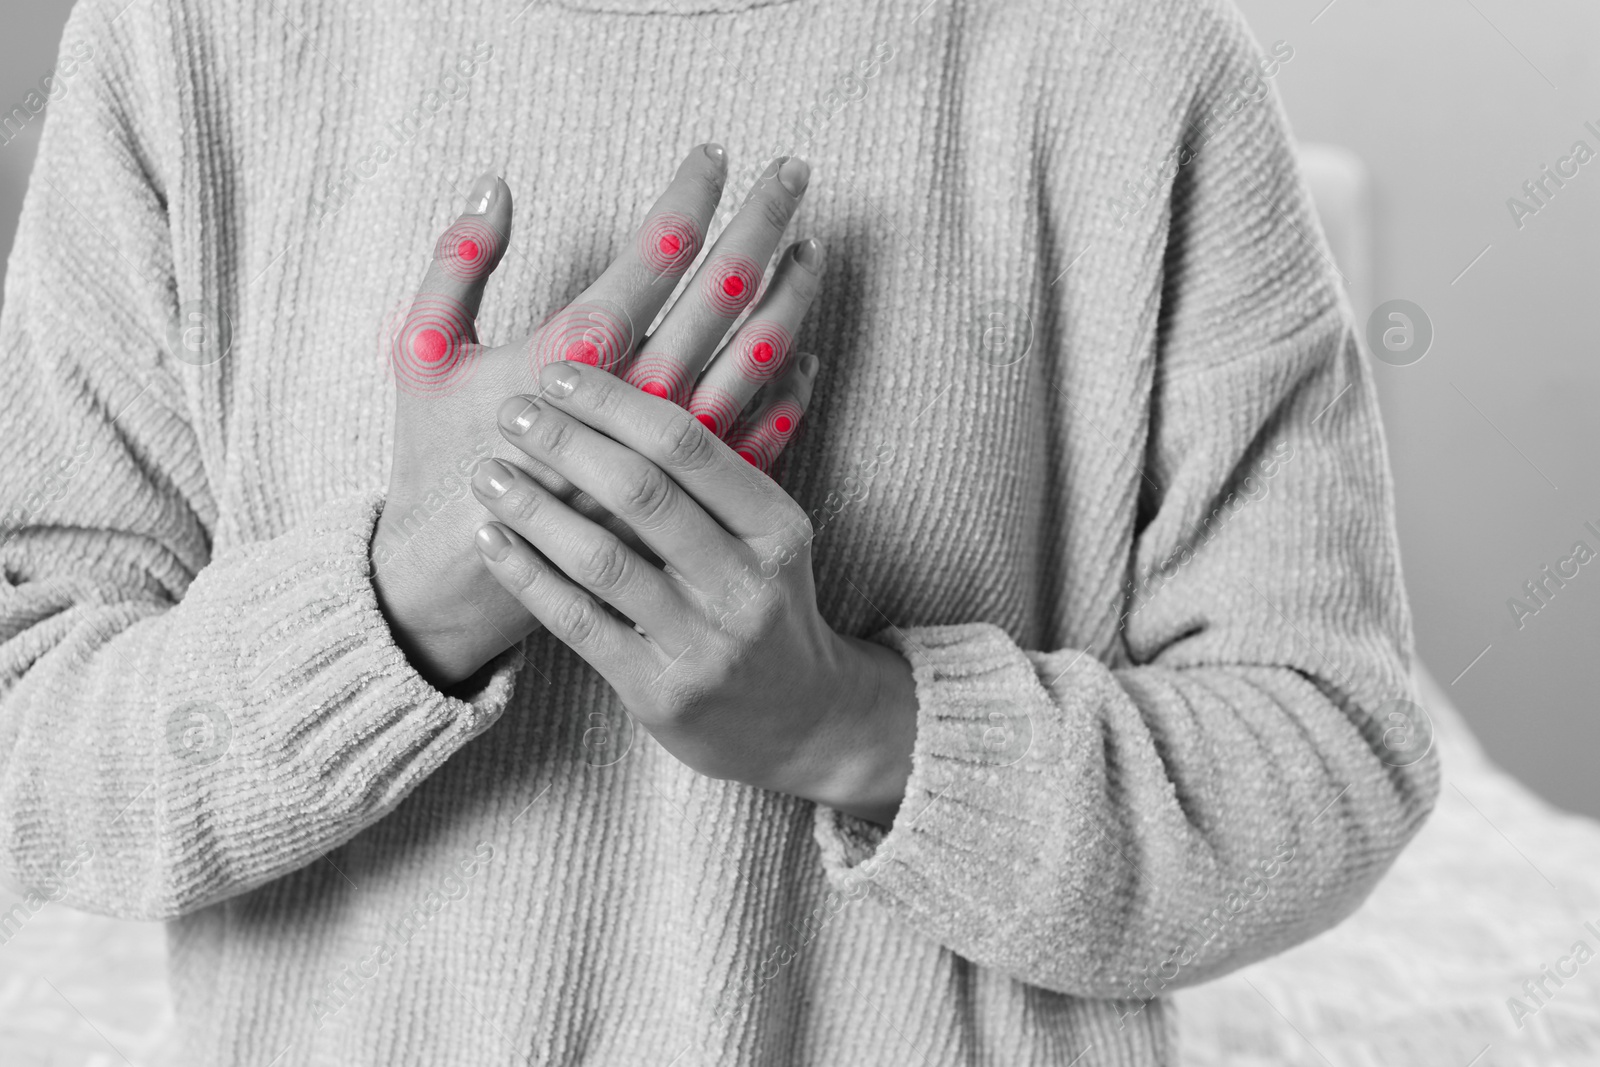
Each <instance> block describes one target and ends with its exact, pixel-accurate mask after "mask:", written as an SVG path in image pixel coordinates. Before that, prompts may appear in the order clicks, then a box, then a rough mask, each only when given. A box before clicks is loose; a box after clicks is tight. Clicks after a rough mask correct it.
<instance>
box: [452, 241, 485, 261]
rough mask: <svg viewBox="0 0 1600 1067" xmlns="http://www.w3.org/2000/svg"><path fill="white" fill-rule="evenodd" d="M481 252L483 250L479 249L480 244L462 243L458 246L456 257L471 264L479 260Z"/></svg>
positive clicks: (473, 242)
mask: <svg viewBox="0 0 1600 1067" xmlns="http://www.w3.org/2000/svg"><path fill="white" fill-rule="evenodd" d="M479 251H481V250H480V249H479V248H478V242H476V241H462V242H461V243H460V244H458V245H456V255H458V256H460V257H461V258H462V259H464V260H466V261H467V262H469V263H470V262H472V261H473V260H475V259H477V258H478V253H479Z"/></svg>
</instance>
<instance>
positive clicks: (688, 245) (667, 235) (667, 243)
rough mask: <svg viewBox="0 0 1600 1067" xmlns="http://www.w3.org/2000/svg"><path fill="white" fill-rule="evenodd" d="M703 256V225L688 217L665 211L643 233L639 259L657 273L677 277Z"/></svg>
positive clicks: (653, 218) (647, 224)
mask: <svg viewBox="0 0 1600 1067" xmlns="http://www.w3.org/2000/svg"><path fill="white" fill-rule="evenodd" d="M699 253H700V226H699V224H698V223H696V222H695V220H694V219H691V218H690V217H689V216H687V215H680V214H678V213H677V212H675V211H663V212H661V213H660V214H659V215H655V216H654V217H652V218H651V219H649V220H648V221H647V222H646V223H645V224H644V227H643V228H642V229H641V230H640V231H639V258H640V259H642V260H644V264H645V266H647V267H649V268H650V269H651V270H653V271H655V272H656V273H657V274H662V275H665V276H667V277H669V278H676V277H677V276H678V275H680V274H682V273H683V272H684V271H686V270H688V269H689V264H690V263H693V262H694V258H695V256H697V255H699Z"/></svg>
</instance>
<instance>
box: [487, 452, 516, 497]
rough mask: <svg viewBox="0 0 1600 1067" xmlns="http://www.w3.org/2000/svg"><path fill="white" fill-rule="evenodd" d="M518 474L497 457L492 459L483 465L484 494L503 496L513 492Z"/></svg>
mask: <svg viewBox="0 0 1600 1067" xmlns="http://www.w3.org/2000/svg"><path fill="white" fill-rule="evenodd" d="M515 481H516V476H515V475H514V474H512V473H511V468H510V467H507V466H506V465H505V464H504V463H501V462H500V461H499V460H497V459H491V460H489V461H488V462H487V463H485V464H484V465H483V487H482V488H483V495H484V496H489V497H502V496H505V495H506V494H507V493H509V492H511V486H512V485H513V484H515Z"/></svg>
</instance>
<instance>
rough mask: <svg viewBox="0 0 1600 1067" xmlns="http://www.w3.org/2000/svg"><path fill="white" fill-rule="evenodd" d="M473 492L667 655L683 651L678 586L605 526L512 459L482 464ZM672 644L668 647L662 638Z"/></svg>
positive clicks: (686, 615) (683, 607) (685, 626)
mask: <svg viewBox="0 0 1600 1067" xmlns="http://www.w3.org/2000/svg"><path fill="white" fill-rule="evenodd" d="M472 491H473V493H474V494H475V495H476V496H477V498H478V500H479V501H480V502H481V503H482V504H483V506H484V507H486V508H488V509H489V513H490V514H492V515H493V516H494V517H495V518H496V519H498V520H500V522H501V523H503V524H504V525H505V526H507V527H509V528H510V529H511V530H513V531H515V532H516V534H517V535H518V536H519V537H521V538H522V539H523V540H524V541H526V542H528V544H530V545H532V546H533V547H534V548H535V549H537V550H538V551H539V553H540V554H541V555H542V556H543V557H544V558H545V559H547V560H549V561H550V562H551V563H553V564H555V566H556V567H558V568H560V569H561V571H562V572H563V573H565V574H566V575H567V577H568V578H570V579H571V580H572V581H574V582H576V583H578V584H579V585H581V586H583V587H584V588H585V589H587V590H589V592H591V593H593V594H595V595H596V596H598V597H600V599H602V600H604V601H605V602H606V603H608V604H610V605H611V606H612V607H614V608H616V609H617V610H618V611H620V612H622V614H624V615H626V616H627V617H628V618H630V619H632V620H633V621H634V622H637V623H638V624H639V625H640V626H642V627H644V629H645V631H646V632H647V633H651V634H659V635H661V636H662V640H660V641H658V643H659V644H661V645H662V647H663V648H664V649H667V651H668V654H669V655H676V654H677V653H679V652H681V651H683V646H682V644H681V643H680V641H679V638H680V636H681V635H687V634H689V633H692V632H693V630H692V624H693V619H692V617H691V615H690V611H689V606H688V602H687V601H686V600H685V598H684V593H683V587H682V586H680V585H678V584H677V583H676V582H674V581H673V580H672V579H671V578H668V577H667V576H666V575H665V574H663V573H661V571H660V570H658V569H656V568H655V567H652V566H650V565H649V564H648V563H646V562H645V561H644V560H643V559H642V558H640V556H639V555H638V553H636V552H634V551H633V550H632V549H631V548H629V547H628V546H627V545H626V544H624V543H623V542H622V541H621V540H620V539H619V538H618V537H617V536H616V535H615V534H613V533H611V532H610V531H609V530H606V529H604V528H602V527H600V526H598V525H596V524H595V523H593V522H590V521H589V520H588V519H586V518H584V517H583V516H581V515H579V514H578V513H577V512H575V511H573V510H572V509H571V508H569V507H567V506H566V505H565V504H563V503H562V502H561V501H560V500H558V499H557V498H556V497H555V495H554V494H552V493H551V492H550V491H549V490H547V489H545V488H544V487H543V486H541V485H539V484H538V483H537V482H535V481H534V480H533V479H531V478H529V477H528V476H527V475H525V474H523V473H522V472H521V471H518V470H517V469H516V468H514V467H512V466H511V465H510V464H506V463H501V462H500V461H498V460H490V461H488V462H487V463H484V464H483V465H482V466H481V467H480V468H479V469H478V472H477V474H476V475H474V477H473V479H472ZM669 643H670V644H671V645H672V647H670V648H669V647H668V644H669Z"/></svg>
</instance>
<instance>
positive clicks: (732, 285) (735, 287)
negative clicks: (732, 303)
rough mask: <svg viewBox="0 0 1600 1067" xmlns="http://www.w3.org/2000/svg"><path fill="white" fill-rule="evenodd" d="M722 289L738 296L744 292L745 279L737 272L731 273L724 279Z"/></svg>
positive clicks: (730, 294)
mask: <svg viewBox="0 0 1600 1067" xmlns="http://www.w3.org/2000/svg"><path fill="white" fill-rule="evenodd" d="M722 291H723V292H724V293H727V294H728V295H729V296H738V295H739V294H740V293H742V292H744V279H743V278H741V277H739V276H738V275H737V274H730V275H728V276H727V277H726V278H724V279H722Z"/></svg>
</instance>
